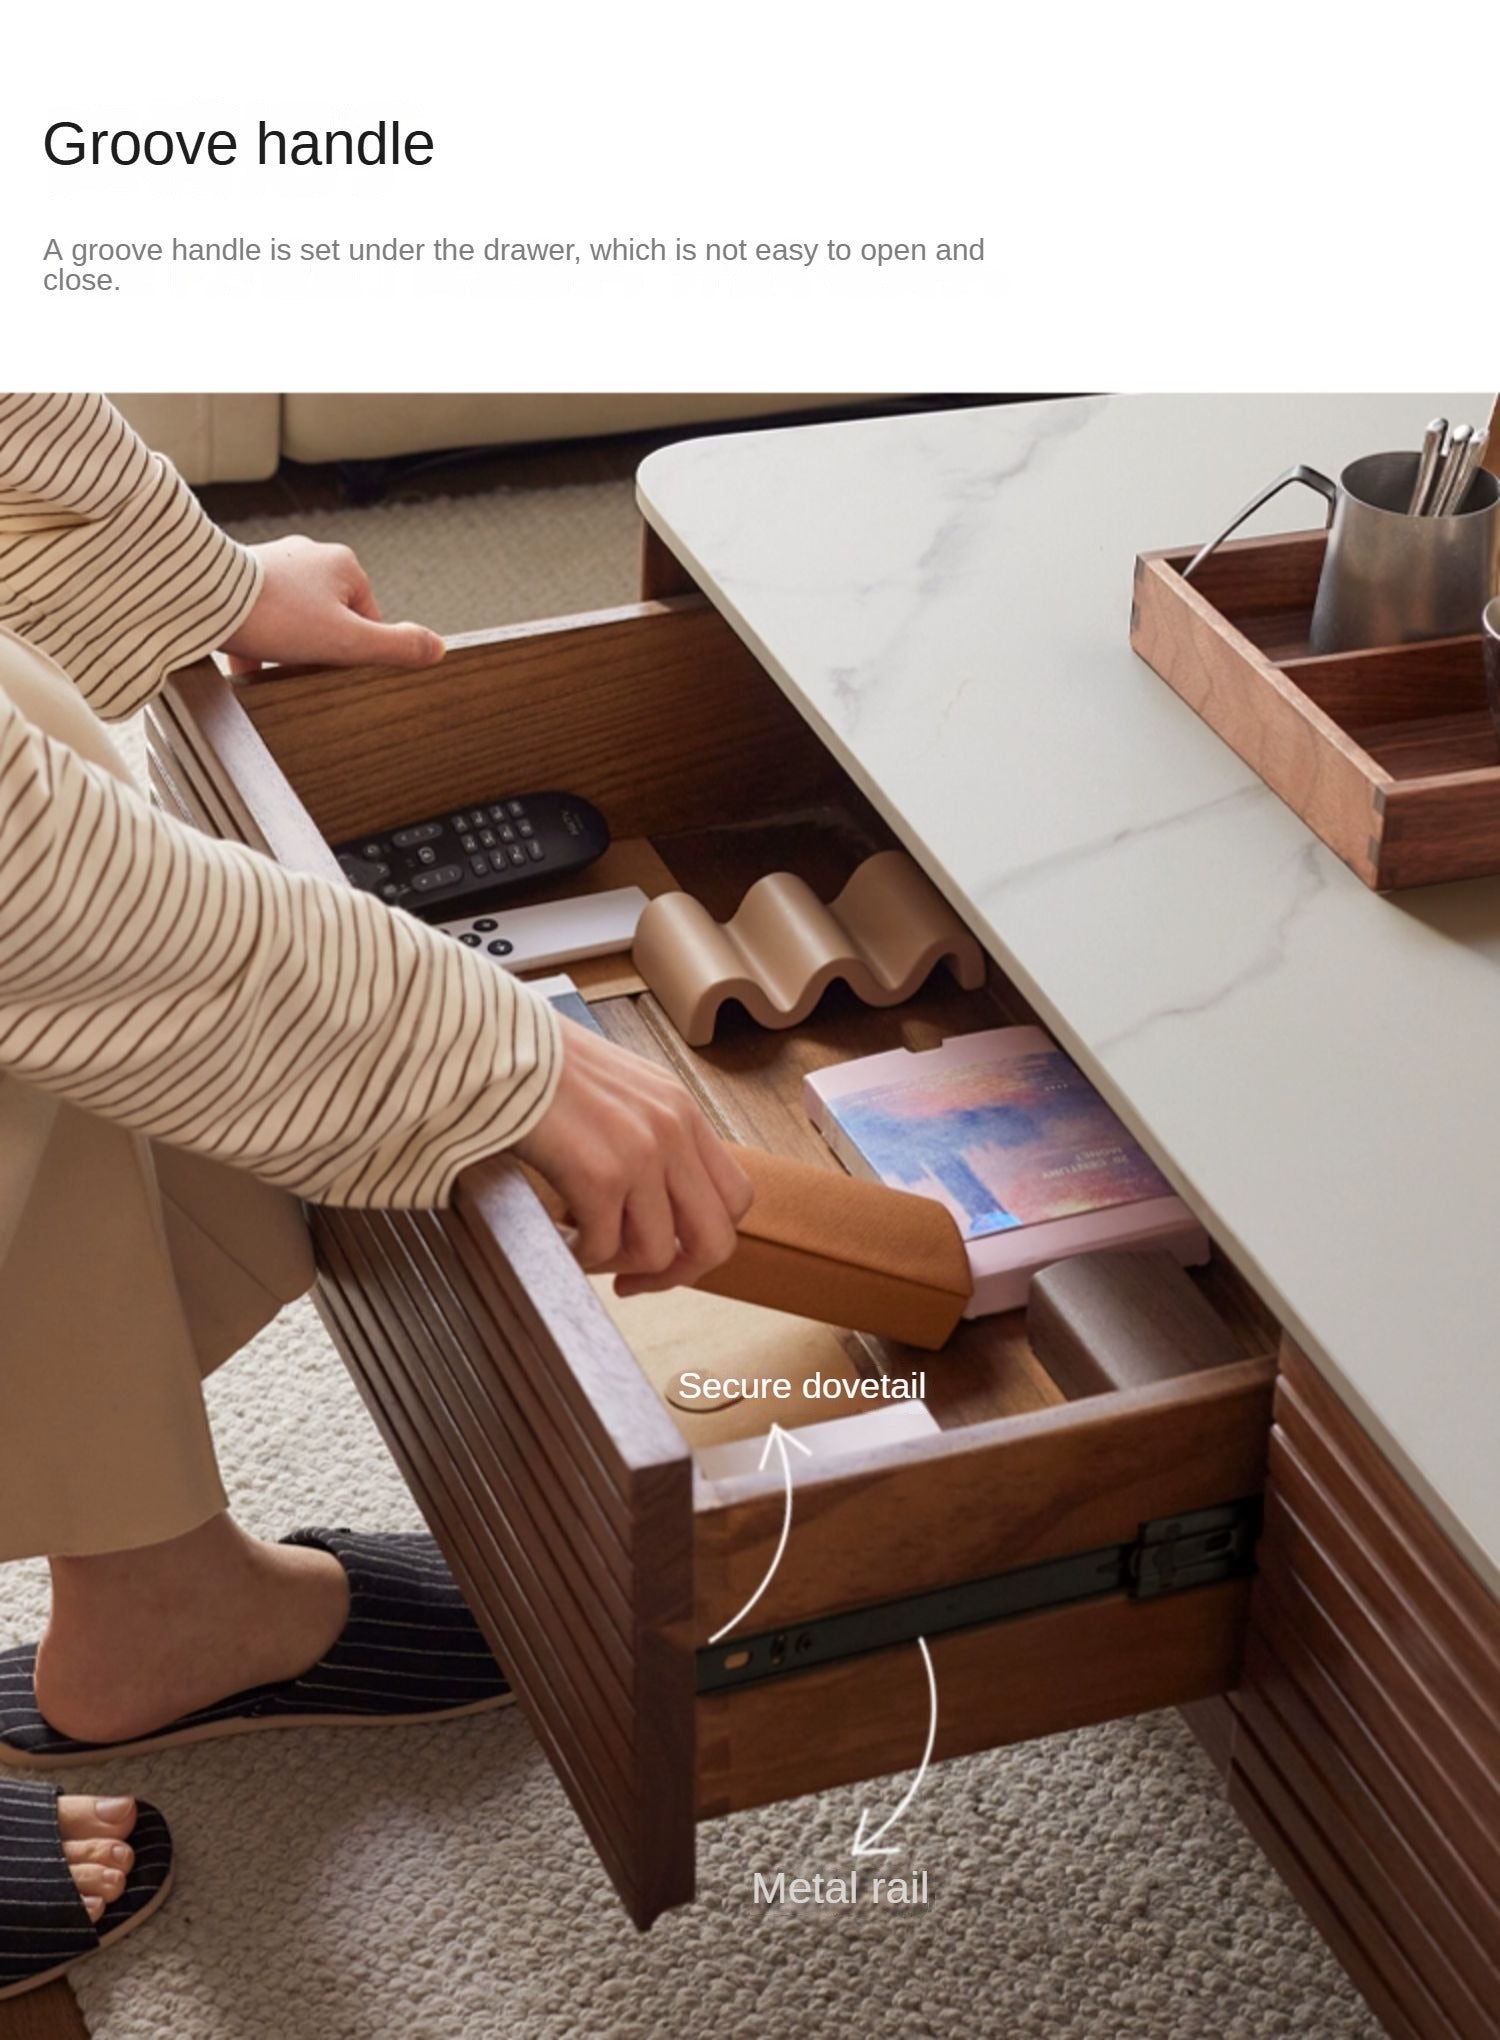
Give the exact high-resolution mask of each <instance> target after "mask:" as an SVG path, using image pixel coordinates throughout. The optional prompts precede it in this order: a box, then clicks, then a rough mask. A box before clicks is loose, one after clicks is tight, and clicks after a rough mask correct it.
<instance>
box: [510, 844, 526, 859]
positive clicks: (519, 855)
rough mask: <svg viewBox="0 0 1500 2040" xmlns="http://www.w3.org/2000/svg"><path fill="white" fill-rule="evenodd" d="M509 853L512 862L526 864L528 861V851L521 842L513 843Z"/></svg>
mask: <svg viewBox="0 0 1500 2040" xmlns="http://www.w3.org/2000/svg"><path fill="white" fill-rule="evenodd" d="M508 854H509V857H510V861H511V863H512V864H524V863H525V862H526V852H525V851H524V850H523V849H522V848H521V846H520V844H519V843H512V844H511V846H510V851H509V853H508Z"/></svg>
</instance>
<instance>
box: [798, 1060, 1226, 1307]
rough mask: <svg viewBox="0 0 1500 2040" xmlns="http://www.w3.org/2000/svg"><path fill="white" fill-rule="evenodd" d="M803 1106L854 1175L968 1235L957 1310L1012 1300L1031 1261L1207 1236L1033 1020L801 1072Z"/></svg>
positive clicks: (1182, 1248)
mask: <svg viewBox="0 0 1500 2040" xmlns="http://www.w3.org/2000/svg"><path fill="white" fill-rule="evenodd" d="M803 1101H804V1103H805V1104H806V1107H807V1111H808V1116H809V1117H810V1118H811V1120H812V1122H813V1124H814V1125H815V1126H816V1127H817V1129H818V1131H819V1132H820V1133H821V1134H822V1136H823V1138H824V1139H825V1140H826V1141H827V1143H828V1145H829V1146H830V1148H832V1150H833V1152H834V1153H835V1154H836V1155H837V1156H838V1158H839V1160H840V1161H841V1162H842V1163H843V1164H844V1167H845V1168H846V1169H848V1170H849V1171H850V1173H851V1174H853V1175H857V1176H872V1177H874V1178H875V1179H876V1180H877V1181H878V1182H883V1183H890V1184H892V1185H894V1186H895V1187H896V1188H898V1189H901V1190H914V1191H917V1192H918V1193H919V1194H921V1195H922V1196H925V1197H935V1198H937V1199H938V1201H939V1202H940V1203H942V1204H946V1205H947V1207H948V1209H949V1210H950V1211H951V1212H952V1214H953V1216H954V1218H955V1219H956V1220H957V1221H958V1224H959V1226H960V1228H961V1230H962V1231H963V1235H964V1238H965V1240H966V1241H967V1243H968V1249H969V1262H970V1265H971V1267H972V1268H973V1270H974V1300H973V1302H972V1303H971V1304H970V1305H969V1308H968V1310H967V1312H966V1313H965V1315H966V1316H968V1317H985V1316H988V1315H989V1314H990V1313H991V1312H992V1311H1000V1310H1015V1309H1017V1308H1018V1307H1019V1306H1020V1305H1021V1304H1023V1303H1024V1302H1025V1301H1026V1292H1027V1289H1028V1288H1029V1287H1030V1283H1031V1277H1032V1275H1033V1273H1034V1272H1035V1270H1036V1269H1038V1268H1045V1267H1046V1266H1047V1265H1048V1264H1049V1263H1050V1262H1052V1261H1061V1260H1065V1259H1066V1258H1067V1257H1068V1256H1069V1255H1071V1254H1086V1253H1091V1252H1096V1251H1098V1250H1099V1249H1101V1248H1107V1247H1165V1248H1166V1249H1167V1251H1168V1252H1169V1253H1171V1254H1173V1255H1175V1256H1176V1258H1177V1259H1178V1260H1179V1261H1180V1262H1182V1263H1183V1265H1184V1266H1191V1265H1193V1264H1194V1263H1196V1262H1199V1261H1206V1260H1207V1259H1208V1251H1209V1248H1208V1235H1207V1233H1206V1232H1205V1231H1204V1230H1203V1227H1202V1226H1201V1225H1200V1224H1199V1223H1198V1221H1197V1219H1196V1218H1194V1216H1193V1214H1192V1213H1191V1211H1189V1210H1188V1208H1187V1206H1186V1205H1185V1204H1184V1203H1183V1201H1182V1199H1181V1198H1180V1197H1179V1196H1178V1195H1177V1194H1176V1192H1175V1191H1174V1190H1173V1189H1172V1186H1171V1184H1170V1183H1168V1181H1167V1179H1166V1177H1165V1176H1163V1175H1162V1173H1161V1171H1160V1170H1159V1169H1158V1168H1157V1166H1156V1164H1155V1163H1154V1162H1153V1161H1152V1160H1151V1158H1150V1156H1149V1155H1147V1154H1146V1152H1145V1151H1144V1149H1143V1148H1142V1147H1141V1146H1140V1144H1139V1143H1138V1142H1137V1141H1136V1140H1135V1139H1134V1138H1133V1136H1132V1135H1131V1134H1130V1133H1129V1132H1128V1131H1127V1130H1126V1128H1125V1127H1124V1126H1123V1125H1122V1124H1121V1122H1120V1120H1119V1119H1118V1118H1117V1117H1116V1116H1115V1114H1114V1113H1113V1112H1112V1111H1111V1110H1110V1108H1109V1107H1108V1105H1106V1104H1105V1102H1104V1100H1103V1099H1102V1098H1101V1097H1100V1096H1099V1093H1098V1092H1097V1091H1096V1090H1095V1089H1094V1087H1093V1085H1092V1084H1091V1083H1089V1081H1088V1079H1087V1078H1086V1077H1085V1076H1084V1075H1083V1073H1082V1071H1081V1070H1079V1069H1078V1068H1077V1066H1076V1065H1075V1064H1074V1063H1073V1062H1072V1061H1070V1059H1069V1058H1068V1057H1067V1056H1066V1055H1064V1054H1063V1052H1062V1050H1061V1049H1060V1048H1059V1047H1058V1046H1057V1044H1056V1043H1055V1042H1054V1041H1053V1040H1052V1039H1051V1038H1050V1037H1049V1036H1048V1035H1047V1034H1045V1033H1043V1031H1042V1029H1041V1028H1040V1027H996V1028H990V1029H988V1030H986V1031H985V1032H984V1033H982V1034H962V1035H955V1036H953V1037H952V1038H951V1039H950V1040H948V1041H945V1042H944V1043H943V1045H942V1046H941V1048H935V1049H928V1050H925V1051H917V1050H913V1049H907V1048H896V1049H892V1050H891V1051H890V1053H889V1054H887V1055H868V1056H862V1057H860V1058H859V1059H858V1060H857V1061H855V1062H849V1063H843V1064H840V1065H839V1066H838V1067H837V1068H834V1069H828V1070H818V1071H816V1072H815V1073H814V1074H813V1075H811V1076H809V1077H806V1078H805V1079H804V1080H803Z"/></svg>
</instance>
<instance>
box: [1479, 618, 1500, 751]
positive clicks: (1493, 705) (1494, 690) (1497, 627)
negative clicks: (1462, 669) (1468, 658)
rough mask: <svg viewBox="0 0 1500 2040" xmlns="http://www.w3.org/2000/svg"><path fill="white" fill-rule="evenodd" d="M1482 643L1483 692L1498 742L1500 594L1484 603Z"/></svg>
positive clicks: (1499, 707)
mask: <svg viewBox="0 0 1500 2040" xmlns="http://www.w3.org/2000/svg"><path fill="white" fill-rule="evenodd" d="M1479 627H1480V630H1481V631H1482V633H1483V643H1484V693H1485V699H1486V700H1487V701H1488V702H1489V705H1490V721H1491V722H1492V723H1493V724H1494V725H1495V737H1496V740H1497V742H1500V595H1497V596H1496V597H1495V599H1494V601H1492V602H1486V604H1485V605H1484V615H1483V616H1482V617H1481V618H1480V625H1479Z"/></svg>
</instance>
